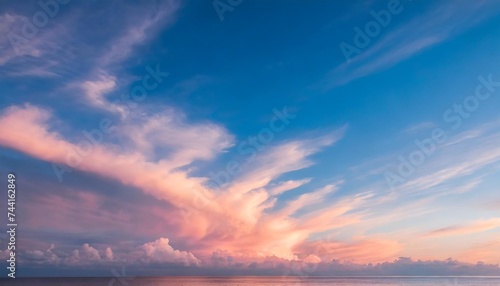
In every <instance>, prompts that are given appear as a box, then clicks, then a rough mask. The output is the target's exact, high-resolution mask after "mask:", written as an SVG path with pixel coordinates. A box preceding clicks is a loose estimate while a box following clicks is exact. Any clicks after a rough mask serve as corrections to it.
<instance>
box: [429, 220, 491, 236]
mask: <svg viewBox="0 0 500 286" xmlns="http://www.w3.org/2000/svg"><path fill="white" fill-rule="evenodd" d="M498 227H500V218H492V219H486V220H477V221H473V222H471V223H468V224H463V225H453V226H449V227H444V228H440V229H436V230H433V231H431V232H429V233H427V236H433V237H434V236H450V235H451V236H454V235H465V234H471V233H477V232H483V231H487V230H491V229H495V228H498Z"/></svg>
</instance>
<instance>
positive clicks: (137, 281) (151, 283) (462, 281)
mask: <svg viewBox="0 0 500 286" xmlns="http://www.w3.org/2000/svg"><path fill="white" fill-rule="evenodd" d="M0 285H6V286H7V285H23V286H63V285H70V286H77V285H78V286H93V285H99V286H205V285H209V286H215V285H218V286H250V285H259V286H286V285H290V286H325V285H339V286H340V285H343V286H351V285H353V286H368V285H378V286H396V285H398V286H402V285H410V286H417V285H420V286H431V285H443V286H444V285H464V286H476V285H477V286H479V285H481V286H486V285H491V286H492V285H499V286H500V277H363V278H359V277H356V278H354V277H342V278H339V277H310V278H294V277H286V278H283V277H136V278H131V277H130V278H128V277H107V278H15V279H11V278H10V279H5V278H2V279H0Z"/></svg>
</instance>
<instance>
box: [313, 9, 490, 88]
mask: <svg viewBox="0 0 500 286" xmlns="http://www.w3.org/2000/svg"><path fill="white" fill-rule="evenodd" d="M411 5H412V4H411V3H406V7H405V9H412V7H411ZM432 6H433V7H431V8H429V10H428V11H427V12H425V13H424V14H423V15H420V16H417V17H415V18H414V19H412V20H410V21H408V22H406V23H404V24H402V25H401V26H400V27H398V28H397V29H394V30H392V31H391V32H389V33H388V34H386V35H385V36H383V37H382V38H381V39H379V40H377V39H375V40H376V43H375V44H374V45H372V46H370V47H369V48H367V49H366V50H363V51H362V52H361V53H360V54H359V55H357V56H355V57H354V58H353V59H352V60H351V61H349V62H344V63H342V64H340V65H338V66H337V67H335V68H333V69H332V70H331V71H330V72H329V73H328V74H327V75H326V76H325V78H324V79H322V80H321V81H320V82H318V83H317V84H316V86H318V87H320V88H321V89H323V90H329V89H332V88H334V87H337V86H341V85H345V84H348V83H350V82H351V81H353V80H356V79H358V78H361V77H365V76H367V75H370V74H372V73H375V72H379V71H381V70H384V69H387V68H390V67H392V66H394V65H396V64H398V63H400V62H402V61H404V60H406V59H408V58H411V57H412V56H414V55H417V54H418V53H420V52H423V51H425V50H427V49H429V48H431V47H433V46H435V45H437V44H439V43H442V42H444V41H446V40H449V39H451V38H453V37H455V36H457V35H459V34H461V33H463V32H464V31H466V30H468V29H470V28H471V27H473V26H475V25H477V24H479V23H480V22H482V21H484V20H485V19H488V18H489V17H492V16H494V15H495V12H494V11H495V10H496V9H498V3H495V2H490V1H477V2H460V3H451V2H448V1H438V2H437V3H433V5H432ZM401 13H405V11H403V12H401ZM363 27H364V26H363ZM389 27H391V26H389Z"/></svg>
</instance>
